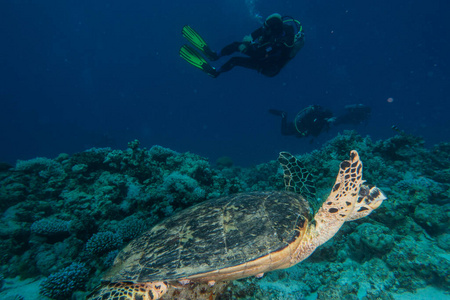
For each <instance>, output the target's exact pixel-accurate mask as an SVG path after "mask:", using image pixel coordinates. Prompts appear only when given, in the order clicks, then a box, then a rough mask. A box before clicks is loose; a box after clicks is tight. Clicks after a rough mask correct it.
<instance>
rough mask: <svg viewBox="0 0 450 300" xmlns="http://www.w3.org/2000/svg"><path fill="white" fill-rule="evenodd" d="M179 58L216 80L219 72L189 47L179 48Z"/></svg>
mask: <svg viewBox="0 0 450 300" xmlns="http://www.w3.org/2000/svg"><path fill="white" fill-rule="evenodd" d="M180 56H181V58H183V59H184V60H185V61H187V62H188V63H190V64H191V65H193V66H194V67H196V68H198V69H200V70H202V71H203V72H205V73H206V74H208V75H209V76H211V77H213V78H216V77H217V76H218V75H219V72H218V71H217V70H216V69H215V68H214V67H213V66H211V65H210V64H209V63H208V62H207V61H206V59H204V58H203V56H201V55H200V53H198V52H197V51H195V49H194V48H192V47H191V46H189V45H183V46H182V47H181V48H180Z"/></svg>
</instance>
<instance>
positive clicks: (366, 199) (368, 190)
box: [347, 184, 387, 221]
mask: <svg viewBox="0 0 450 300" xmlns="http://www.w3.org/2000/svg"><path fill="white" fill-rule="evenodd" d="M386 199H387V198H386V196H385V195H384V193H383V192H382V191H381V190H380V189H379V188H377V187H376V186H373V187H369V186H367V185H365V184H363V185H362V186H361V188H360V190H359V194H358V200H357V201H356V204H355V208H354V209H353V213H352V214H351V215H350V216H349V217H348V219H347V221H353V220H358V219H360V218H364V217H366V216H368V215H370V213H371V212H372V211H373V210H374V209H377V208H378V207H379V206H380V205H381V203H383V201H384V200H386Z"/></svg>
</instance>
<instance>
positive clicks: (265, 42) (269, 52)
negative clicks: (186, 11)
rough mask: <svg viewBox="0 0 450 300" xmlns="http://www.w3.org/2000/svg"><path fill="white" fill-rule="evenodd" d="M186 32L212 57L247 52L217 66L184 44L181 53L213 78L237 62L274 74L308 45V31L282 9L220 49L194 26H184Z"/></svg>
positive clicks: (266, 74)
mask: <svg viewBox="0 0 450 300" xmlns="http://www.w3.org/2000/svg"><path fill="white" fill-rule="evenodd" d="M182 34H183V36H184V37H185V38H186V39H187V40H188V41H189V42H190V43H191V44H192V45H193V46H194V47H195V48H196V49H198V50H199V51H200V52H201V53H202V54H203V55H204V56H205V57H206V58H208V59H209V60H211V61H216V60H218V59H219V58H221V57H223V56H227V55H231V54H233V53H236V52H240V53H242V54H244V55H246V57H245V56H234V57H231V58H230V59H229V60H228V61H227V62H226V63H225V64H223V65H222V66H221V67H220V68H218V69H216V68H214V67H213V66H211V65H210V64H209V63H208V62H207V61H206V59H205V58H204V57H203V56H202V55H200V53H198V52H197V51H196V50H195V49H194V48H193V47H191V46H189V45H183V46H182V47H181V49H180V56H181V57H182V58H183V59H185V60H186V61H187V62H188V63H190V64H191V65H193V66H195V67H197V68H199V69H200V70H202V71H204V72H205V73H207V74H208V75H209V76H211V77H213V78H216V77H217V76H219V74H221V73H223V72H228V71H230V70H231V69H233V68H234V67H235V66H240V67H244V68H248V69H253V70H256V71H258V72H259V73H261V74H263V75H265V76H268V77H273V76H275V75H277V74H278V73H279V72H280V71H281V69H282V68H283V67H284V66H285V65H286V64H287V63H288V62H289V61H290V60H291V59H292V58H294V57H295V55H296V54H297V52H298V51H299V50H300V49H301V48H302V47H303V45H304V33H303V30H302V26H301V24H300V22H299V21H297V20H295V19H293V18H291V17H282V16H281V15H280V14H278V13H274V14H272V15H270V16H268V17H267V19H266V21H265V22H264V24H263V26H262V27H260V28H258V29H257V30H255V31H254V32H252V33H251V34H250V35H247V36H245V37H244V39H243V40H242V41H241V42H233V43H231V44H229V45H228V46H225V47H224V48H223V49H222V51H220V52H218V53H216V52H215V51H213V50H211V48H210V47H209V46H208V44H206V42H205V41H204V40H203V38H202V37H201V36H200V35H199V34H198V33H197V32H196V31H195V30H194V29H192V28H191V27H190V26H188V25H186V26H184V27H183V30H182Z"/></svg>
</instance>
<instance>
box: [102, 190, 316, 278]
mask: <svg viewBox="0 0 450 300" xmlns="http://www.w3.org/2000/svg"><path fill="white" fill-rule="evenodd" d="M310 220H311V215H310V208H309V205H308V203H307V202H306V201H305V200H304V199H303V198H302V197H301V196H300V195H298V194H295V193H291V192H275V191H272V192H255V193H245V194H236V195H232V196H228V197H223V198H219V199H214V200H210V201H206V202H203V203H201V204H199V205H196V206H193V207H191V208H188V209H186V210H184V211H182V212H180V213H178V214H175V215H173V216H171V217H170V218H168V219H166V220H164V221H163V222H162V223H160V224H158V225H156V226H155V227H153V228H152V229H151V230H149V231H147V232H146V233H144V234H143V235H142V236H141V237H139V238H137V239H135V240H134V241H132V242H131V243H130V244H129V245H128V246H127V247H126V248H124V249H123V250H122V251H121V252H120V253H119V255H118V256H117V258H116V260H115V263H114V266H113V267H112V268H111V270H110V271H109V272H108V274H107V275H106V276H105V277H104V279H105V280H107V281H110V282H118V281H131V282H149V281H175V280H177V279H180V278H189V277H190V276H194V275H198V274H202V273H205V272H209V271H214V270H218V269H223V268H227V267H231V266H236V265H239V264H243V263H245V262H249V261H252V260H255V259H258V258H259V257H262V256H265V255H267V254H269V253H272V252H275V251H278V250H281V249H283V248H285V247H286V246H287V245H288V244H290V243H292V242H293V241H295V240H296V239H298V238H302V236H303V235H304V232H305V228H306V227H307V226H306V225H307V224H308V223H309V222H310ZM299 229H300V230H299Z"/></svg>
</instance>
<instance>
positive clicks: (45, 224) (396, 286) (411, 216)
mask: <svg viewBox="0 0 450 300" xmlns="http://www.w3.org/2000/svg"><path fill="white" fill-rule="evenodd" d="M351 149H356V150H358V151H359V153H360V155H361V159H362V161H363V162H364V168H365V171H364V177H365V179H366V180H367V181H368V182H370V183H373V184H376V185H377V186H378V187H380V188H381V189H382V190H383V191H385V192H386V194H387V195H388V200H387V201H385V202H384V203H383V205H382V206H381V207H380V208H379V209H378V210H377V211H375V212H374V213H373V214H371V215H370V216H369V217H368V218H364V219H361V220H357V221H354V222H348V223H346V224H344V226H343V227H342V229H341V230H340V231H339V232H338V233H337V234H336V236H335V237H333V239H331V240H330V241H329V242H327V243H326V244H325V245H323V246H321V247H320V248H318V249H317V250H316V252H315V253H313V255H312V256H311V257H310V258H308V259H307V260H306V261H304V262H302V263H301V264H298V265H297V266H295V267H292V268H290V269H288V270H280V271H275V272H271V273H268V274H266V275H265V277H264V278H262V279H256V278H248V279H242V280H239V281H236V282H233V283H232V284H231V285H230V287H229V288H228V291H227V293H226V294H225V295H223V298H224V299H231V298H233V299H303V298H305V297H308V296H311V295H316V297H317V299H367V300H369V299H393V298H392V297H393V296H392V294H393V293H401V292H414V291H416V290H417V289H420V288H423V287H426V286H434V287H437V288H440V289H443V290H446V291H450V274H449V270H450V263H449V257H450V255H449V251H450V230H449V228H450V226H449V225H450V154H449V153H450V144H448V143H443V144H439V145H436V146H433V147H431V148H429V149H428V148H425V145H424V143H423V141H422V140H421V139H420V138H418V137H414V136H409V135H405V134H400V135H397V136H394V137H392V138H391V139H388V140H382V141H376V142H374V141H372V140H371V139H370V138H369V137H361V136H359V135H358V134H356V133H355V132H353V131H347V132H344V133H343V134H340V135H338V136H337V137H336V138H334V139H333V140H330V141H329V142H327V143H326V144H325V145H324V146H323V147H322V148H321V149H318V150H315V151H313V152H311V153H308V154H304V155H300V156H298V159H299V160H300V161H301V162H303V163H304V164H305V166H307V167H308V168H309V170H310V171H311V172H312V174H313V176H314V180H315V184H316V188H317V196H318V197H319V198H320V199H322V200H323V199H325V198H326V196H327V195H328V193H329V191H330V187H331V186H332V184H333V182H334V179H335V176H336V173H337V170H338V165H339V162H340V161H342V160H343V159H346V158H347V156H348V153H349V151H350V150H351ZM283 188H284V186H283V180H282V172H281V169H280V167H279V165H278V163H277V162H276V161H275V157H274V160H273V161H270V162H267V163H264V164H261V165H257V166H253V167H249V168H241V167H237V166H233V164H232V161H231V159H229V158H226V157H225V158H222V159H220V160H219V161H218V162H217V166H216V167H213V166H211V165H210V163H209V162H208V161H207V160H206V159H205V158H203V157H200V156H198V155H195V154H192V153H178V152H175V151H173V150H170V149H167V148H164V147H161V146H153V147H151V148H150V149H145V148H141V147H140V144H139V141H132V142H130V143H129V144H128V149H126V150H123V151H122V150H113V149H110V148H93V149H89V150H87V151H85V152H81V153H77V154H74V155H67V154H61V155H59V156H58V157H57V158H55V159H49V158H35V159H32V160H28V161H18V162H17V164H16V166H15V167H13V168H12V167H11V166H5V167H2V168H0V211H1V212H2V217H1V218H0V237H1V239H0V274H2V276H4V277H5V278H11V277H16V276H21V277H22V278H30V277H38V276H46V277H47V279H46V280H45V281H44V282H43V284H42V287H41V294H43V295H45V296H47V297H50V298H52V299H70V297H71V295H72V294H73V293H74V292H75V291H84V292H86V291H89V290H91V289H92V288H93V287H94V286H96V285H97V284H98V283H99V281H100V278H101V275H102V273H103V272H104V271H106V269H107V268H108V267H110V266H111V264H112V262H113V260H114V258H115V256H116V255H117V253H118V250H120V249H121V247H123V246H124V245H126V244H127V243H128V242H129V241H131V240H132V239H134V238H136V237H137V236H139V235H140V234H142V233H143V232H145V231H146V230H147V229H148V228H150V227H151V226H153V225H154V224H156V223H157V222H158V221H160V220H162V219H164V218H165V217H166V216H169V215H171V214H173V213H176V212H177V211H179V210H182V209H184V208H186V207H189V206H191V205H194V204H196V203H199V202H202V201H204V200H207V199H211V198H215V197H220V196H224V195H228V194H232V193H238V192H243V191H262V190H282V189H283ZM67 266H68V267H67ZM93 270H95V271H93ZM0 282H2V281H1V280H0Z"/></svg>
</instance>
